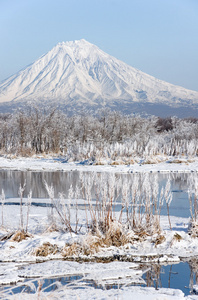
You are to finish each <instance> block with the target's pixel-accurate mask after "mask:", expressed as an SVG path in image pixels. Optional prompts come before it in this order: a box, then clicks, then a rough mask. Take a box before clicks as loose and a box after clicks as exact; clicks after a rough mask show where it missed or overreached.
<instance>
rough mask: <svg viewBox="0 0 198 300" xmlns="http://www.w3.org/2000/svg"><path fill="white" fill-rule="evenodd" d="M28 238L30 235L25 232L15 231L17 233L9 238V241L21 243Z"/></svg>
mask: <svg viewBox="0 0 198 300" xmlns="http://www.w3.org/2000/svg"><path fill="white" fill-rule="evenodd" d="M30 237H32V235H31V234H29V233H27V232H25V231H20V230H19V231H17V232H15V233H14V234H13V235H12V237H11V239H10V241H11V242H18V243H19V242H21V241H23V240H26V239H27V238H30Z"/></svg>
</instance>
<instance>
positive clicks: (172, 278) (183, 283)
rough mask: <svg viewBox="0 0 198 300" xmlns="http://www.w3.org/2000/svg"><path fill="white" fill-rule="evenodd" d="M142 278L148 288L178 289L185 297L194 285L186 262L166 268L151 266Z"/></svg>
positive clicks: (156, 265)
mask: <svg viewBox="0 0 198 300" xmlns="http://www.w3.org/2000/svg"><path fill="white" fill-rule="evenodd" d="M143 278H144V279H145V281H146V283H147V286H148V287H154V288H155V289H158V288H172V289H180V290H182V291H183V293H184V294H185V295H189V294H190V293H191V292H192V290H193V289H192V286H193V284H195V281H193V278H191V270H190V266H189V264H188V263H186V262H185V263H183V262H182V263H179V264H173V265H167V266H160V265H158V264H153V265H151V267H150V270H149V271H148V272H147V273H146V274H145V275H144V276H143Z"/></svg>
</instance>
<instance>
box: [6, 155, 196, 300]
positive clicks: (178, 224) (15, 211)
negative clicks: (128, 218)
mask: <svg viewBox="0 0 198 300" xmlns="http://www.w3.org/2000/svg"><path fill="white" fill-rule="evenodd" d="M0 168H1V169H11V170H37V171H38V170H42V171H43V170H46V171H51V170H53V171H55V170H65V171H69V170H75V169H77V170H79V171H80V170H83V171H85V170H86V171H90V170H91V171H93V170H94V171H96V172H102V171H106V172H123V173H128V172H129V173H130V172H151V171H152V172H192V171H194V172H197V171H198V160H197V161H195V162H194V163H191V164H190V163H189V164H187V163H185V162H184V163H183V164H174V163H161V164H156V165H140V164H137V165H130V166H124V165H120V166H109V165H106V166H89V165H83V164H80V163H79V164H78V163H63V161H61V160H55V159H53V158H51V159H50V158H47V159H44V158H26V159H24V158H23V159H22V158H21V159H20V158H18V159H6V158H2V157H1V158H0ZM12 200H13V202H15V205H4V207H3V225H4V228H2V227H1V228H0V239H1V238H2V237H3V236H6V235H7V234H8V232H16V231H17V230H18V229H19V228H20V223H21V212H20V205H16V203H17V202H20V199H9V202H12ZM34 200H35V201H36V202H38V201H39V199H32V201H34ZM40 201H41V202H42V203H44V202H46V203H47V202H48V203H49V200H47V199H46V200H45V199H42V200H40ZM79 201H80V200H79ZM24 202H26V199H24ZM50 210H51V208H50V207H35V206H31V207H30V212H29V220H28V233H29V234H30V236H29V237H28V238H27V239H25V240H22V241H20V242H16V241H13V240H12V238H13V236H12V237H10V238H7V239H2V240H1V241H0V261H1V262H0V284H1V285H5V284H8V285H9V284H11V283H18V285H23V284H24V280H25V279H27V278H28V279H30V281H29V283H28V284H29V286H30V287H31V288H34V289H36V287H35V286H34V284H33V283H32V280H33V278H37V279H39V280H41V279H43V278H54V277H57V276H58V277H73V276H74V277H75V276H78V278H76V279H75V280H73V281H71V283H70V284H69V285H67V286H59V288H58V289H57V290H56V291H53V292H48V296H49V297H50V299H51V298H52V299H139V300H141V299H147V300H150V299H156V300H157V299H164V300H165V299H172V300H177V299H178V300H179V299H188V300H190V299H197V298H198V296H196V295H192V296H185V295H184V293H183V292H182V291H180V290H174V289H165V288H161V289H159V290H155V289H154V288H148V287H142V286H130V284H132V283H133V284H144V283H145V282H144V279H143V277H142V275H143V273H144V270H143V269H142V268H141V267H140V263H146V264H148V265H149V263H151V262H152V263H160V264H167V263H178V262H180V261H182V260H184V259H190V258H192V257H196V256H197V255H198V240H197V238H192V237H191V236H190V235H189V234H188V232H187V229H188V225H189V219H188V218H180V217H173V216H171V225H172V230H170V227H169V221H168V218H167V216H161V219H160V222H161V229H162V232H161V236H162V237H163V239H162V241H161V242H159V243H158V242H157V238H158V236H157V234H156V236H155V235H153V236H148V237H146V238H145V239H142V240H140V239H139V240H135V239H134V241H133V243H127V244H125V245H123V246H120V247H115V246H111V247H103V248H101V249H99V251H98V252H96V253H94V252H93V253H91V254H89V255H85V254H80V255H79V254H74V255H71V256H70V257H65V256H64V255H63V253H64V251H63V249H64V247H65V245H66V244H67V245H68V244H71V243H72V242H75V243H81V244H83V243H84V244H86V243H88V242H89V236H88V238H87V237H86V238H85V235H84V234H85V232H86V226H85V224H86V213H85V210H83V209H79V211H78V218H79V224H84V225H83V226H82V229H81V232H80V233H78V234H75V233H69V232H66V233H65V232H61V231H60V230H59V231H50V230H49V222H50V220H49V215H50ZM0 216H2V206H0ZM26 217H27V207H23V223H24V227H25V226H26V223H27V220H26ZM55 217H56V218H57V224H59V219H58V216H56V215H55ZM0 223H1V222H0ZM74 223H75V209H74V208H71V224H74ZM178 237H179V238H178ZM43 244H46V245H51V247H52V248H53V249H55V250H56V251H54V252H53V253H51V254H49V255H47V256H36V254H35V253H36V249H38V248H39V247H40V246H42V245H43ZM63 259H69V260H73V261H68V260H63ZM115 259H117V260H120V261H115ZM78 261H80V262H78ZM85 261H87V262H85ZM98 261H100V263H99V262H98ZM103 261H106V262H107V263H101V262H103ZM35 263H36V264H35ZM87 281H91V282H95V283H96V284H97V285H101V286H103V287H104V288H103V289H96V288H94V286H93V285H88V284H86V282H87ZM21 282H22V283H21ZM108 285H118V286H120V288H118V289H113V288H111V289H109V290H107V289H106V288H105V287H106V286H108ZM12 289H13V287H10V288H9V290H8V291H11V290H12ZM8 291H7V293H8ZM36 293H37V296H38V295H39V297H40V298H39V299H44V297H45V295H46V293H47V292H45V293H44V288H42V287H41V291H39V288H37V291H36ZM35 295H36V294H33V295H32V296H31V295H29V294H28V295H27V294H25V293H23V294H21V293H19V294H18V295H15V296H11V295H10V296H8V295H7V294H6V292H5V290H4V291H2V292H1V289H0V298H2V299H9V297H10V298H12V297H14V299H35V297H36V296H35ZM21 297H22V298H21Z"/></svg>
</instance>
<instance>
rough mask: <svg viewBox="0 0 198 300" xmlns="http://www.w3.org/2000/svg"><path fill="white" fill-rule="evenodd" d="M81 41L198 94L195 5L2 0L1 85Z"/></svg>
mask: <svg viewBox="0 0 198 300" xmlns="http://www.w3.org/2000/svg"><path fill="white" fill-rule="evenodd" d="M81 38H84V39H86V40H87V41H89V42H91V43H93V44H95V45H97V46H98V47H100V48H101V49H102V50H103V51H105V52H107V53H109V54H110V55H113V56H115V57H117V58H118V59H120V60H122V61H124V62H126V63H127V64H129V65H131V66H133V67H136V68H138V69H140V70H142V71H144V72H146V73H148V74H151V75H153V76H155V77H157V78H159V79H163V80H166V81H168V82H171V83H173V84H178V85H181V86H184V87H186V88H189V89H194V90H197V91H198V0H0V81H1V80H3V79H5V78H7V77H8V76H10V75H12V74H14V73H16V72H17V71H19V70H20V69H22V68H23V67H25V66H26V65H28V64H30V63H31V62H33V61H34V60H36V59H37V58H39V57H40V56H41V55H43V54H44V53H46V52H48V51H49V50H51V48H52V47H53V46H55V45H56V44H57V43H58V42H62V41H70V40H77V39H81Z"/></svg>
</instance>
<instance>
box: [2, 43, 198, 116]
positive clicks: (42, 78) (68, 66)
mask: <svg viewBox="0 0 198 300" xmlns="http://www.w3.org/2000/svg"><path fill="white" fill-rule="evenodd" d="M29 101H31V102H32V101H36V102H37V103H39V102H41V101H42V102H43V101H47V102H49V103H56V104H61V105H63V106H64V107H66V108H67V107H68V108H70V110H72V109H74V110H76V109H77V108H83V107H84V108H85V107H86V108H93V109H95V108H101V107H109V108H111V109H117V110H118V109H119V110H121V111H130V112H132V111H133V110H137V107H139V108H141V109H145V111H146V107H147V108H148V107H150V110H151V111H152V109H153V111H155V110H156V107H158V109H160V108H162V107H164V106H165V107H169V108H171V109H173V110H174V108H178V107H182V108H183V109H189V108H190V109H195V110H196V109H198V92H195V91H190V90H187V89H185V88H182V87H179V86H175V85H172V84H170V83H167V82H164V81H162V80H158V79H156V78H154V77H152V76H150V75H147V74H145V73H143V72H141V71H139V70H137V69H135V68H133V67H131V66H129V65H127V64H125V63H123V62H121V61H119V60H118V59H116V58H114V57H112V56H110V55H108V54H106V53H105V52H103V51H102V50H100V49H99V48H98V47H96V46H95V45H93V44H91V43H89V42H87V41H85V40H83V39H82V40H79V41H72V42H63V43H59V44H58V45H56V46H55V47H54V48H53V49H52V50H51V51H49V52H48V53H47V54H45V55H43V56H42V57H40V58H39V59H38V60H36V61H35V62H34V63H32V64H31V65H29V66H27V67H26V68H25V69H23V70H21V71H20V72H18V73H16V74H15V75H13V76H11V77H9V78H8V79H6V80H4V81H3V82H1V84H0V103H1V104H9V106H12V105H13V104H15V106H16V105H17V104H18V103H24V104H25V103H27V102H29ZM149 105H150V106H149ZM154 105H155V106H154ZM156 105H157V106H156Z"/></svg>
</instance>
